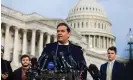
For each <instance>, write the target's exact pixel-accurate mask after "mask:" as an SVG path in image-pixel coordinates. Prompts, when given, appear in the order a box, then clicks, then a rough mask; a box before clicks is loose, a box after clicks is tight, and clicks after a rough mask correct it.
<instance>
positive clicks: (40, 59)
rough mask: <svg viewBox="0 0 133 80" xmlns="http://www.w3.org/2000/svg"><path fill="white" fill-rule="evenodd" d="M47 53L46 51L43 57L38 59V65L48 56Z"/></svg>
mask: <svg viewBox="0 0 133 80" xmlns="http://www.w3.org/2000/svg"><path fill="white" fill-rule="evenodd" d="M46 55H47V54H46V53H44V54H43V55H41V57H40V58H39V59H38V65H39V66H40V63H41V61H42V59H43V58H44V57H45V56H46Z"/></svg>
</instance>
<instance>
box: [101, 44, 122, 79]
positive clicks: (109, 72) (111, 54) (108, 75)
mask: <svg viewBox="0 0 133 80" xmlns="http://www.w3.org/2000/svg"><path fill="white" fill-rule="evenodd" d="M116 54H117V49H116V47H114V46H112V47H109V48H108V50H107V55H108V61H107V62H106V63H105V64H102V65H101V68H100V73H101V77H100V79H101V80H124V78H123V71H124V64H122V63H120V62H118V61H116Z"/></svg>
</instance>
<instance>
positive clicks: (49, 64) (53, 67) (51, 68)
mask: <svg viewBox="0 0 133 80" xmlns="http://www.w3.org/2000/svg"><path fill="white" fill-rule="evenodd" d="M47 68H48V70H54V69H55V65H54V63H53V62H49V63H48V66H47Z"/></svg>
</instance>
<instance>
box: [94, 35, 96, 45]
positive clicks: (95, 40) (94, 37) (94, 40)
mask: <svg viewBox="0 0 133 80" xmlns="http://www.w3.org/2000/svg"><path fill="white" fill-rule="evenodd" d="M95 42H96V36H95V35H94V48H95V47H96V46H95V44H96V43H95Z"/></svg>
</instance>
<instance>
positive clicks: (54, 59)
mask: <svg viewBox="0 0 133 80" xmlns="http://www.w3.org/2000/svg"><path fill="white" fill-rule="evenodd" d="M51 55H52V56H53V61H54V63H53V64H55V65H54V69H55V71H56V70H57V67H58V65H57V58H56V56H55V52H54V51H52V52H51Z"/></svg>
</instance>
